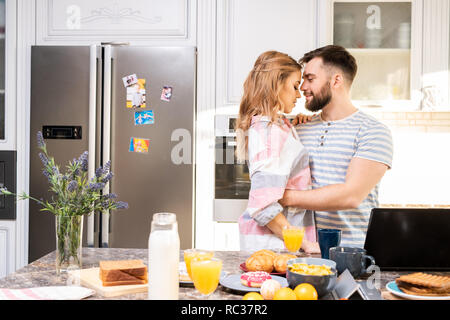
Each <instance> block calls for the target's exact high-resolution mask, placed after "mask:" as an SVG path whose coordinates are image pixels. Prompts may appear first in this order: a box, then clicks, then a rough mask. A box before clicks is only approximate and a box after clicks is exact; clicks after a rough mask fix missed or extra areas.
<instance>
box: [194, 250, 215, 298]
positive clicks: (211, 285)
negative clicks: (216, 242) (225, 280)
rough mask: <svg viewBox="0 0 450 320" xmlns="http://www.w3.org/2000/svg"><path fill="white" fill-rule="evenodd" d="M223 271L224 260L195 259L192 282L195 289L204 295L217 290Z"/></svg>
mask: <svg viewBox="0 0 450 320" xmlns="http://www.w3.org/2000/svg"><path fill="white" fill-rule="evenodd" d="M221 271H222V260H219V259H215V258H212V259H210V260H198V259H193V260H192V261H191V272H192V280H193V281H194V286H195V289H197V290H198V291H200V293H202V294H204V295H209V294H211V293H213V292H214V290H216V288H217V285H218V284H219V278H220V272H221Z"/></svg>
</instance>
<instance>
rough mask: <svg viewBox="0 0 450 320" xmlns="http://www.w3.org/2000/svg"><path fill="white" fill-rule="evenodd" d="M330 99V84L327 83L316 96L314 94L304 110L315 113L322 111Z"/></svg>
mask: <svg viewBox="0 0 450 320" xmlns="http://www.w3.org/2000/svg"><path fill="white" fill-rule="evenodd" d="M331 97H332V93H331V89H330V83H329V82H327V83H326V84H325V85H324V86H323V87H322V89H320V92H319V93H318V94H314V95H313V98H312V99H311V101H310V102H306V103H305V108H306V109H307V110H309V111H311V112H317V111H320V110H322V109H323V108H324V107H325V106H326V105H327V104H328V103H330V101H331Z"/></svg>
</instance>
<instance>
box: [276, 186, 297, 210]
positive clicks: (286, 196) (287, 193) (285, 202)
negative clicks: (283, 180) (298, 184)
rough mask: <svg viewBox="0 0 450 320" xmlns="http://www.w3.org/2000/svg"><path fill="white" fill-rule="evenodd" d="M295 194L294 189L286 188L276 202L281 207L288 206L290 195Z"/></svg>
mask: <svg viewBox="0 0 450 320" xmlns="http://www.w3.org/2000/svg"><path fill="white" fill-rule="evenodd" d="M294 194H295V191H293V190H288V189H286V190H285V191H284V194H283V198H282V199H280V200H278V203H279V204H281V205H282V206H283V207H290V206H292V201H291V199H292V198H291V196H293V195H294Z"/></svg>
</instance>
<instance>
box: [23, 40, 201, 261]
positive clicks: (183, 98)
mask: <svg viewBox="0 0 450 320" xmlns="http://www.w3.org/2000/svg"><path fill="white" fill-rule="evenodd" d="M31 56H32V69H31V118H30V122H31V124H30V125H31V127H30V194H31V195H33V196H34V197H36V198H44V199H45V198H47V197H50V196H51V194H50V192H49V191H48V187H49V185H48V181H47V178H46V177H44V176H43V175H42V163H41V161H40V159H39V157H38V153H39V150H38V148H37V143H36V133H37V132H38V131H42V132H43V134H44V139H45V143H46V144H47V149H48V152H49V154H50V155H52V156H53V157H54V158H55V161H56V163H58V164H60V165H61V167H64V166H65V164H67V163H68V161H70V160H72V159H74V158H77V157H79V156H80V154H81V153H83V152H84V151H86V150H88V151H89V174H90V176H92V175H94V170H95V168H97V167H98V166H99V165H103V164H105V163H106V162H107V161H108V160H111V162H112V167H111V171H112V172H113V173H114V177H113V179H112V181H111V182H110V184H109V188H110V190H109V191H110V192H113V193H116V194H118V199H119V200H122V201H125V202H128V204H129V208H128V209H127V210H117V211H114V212H111V213H109V214H108V213H101V214H91V215H89V216H87V217H85V218H84V230H83V245H84V246H91V247H112V248H147V241H148V236H149V233H150V224H151V219H152V215H153V214H154V213H156V212H173V213H176V215H177V220H178V228H179V235H180V241H181V248H189V247H192V245H193V220H194V214H193V199H194V170H195V166H194V165H193V163H194V159H193V158H192V157H193V155H194V145H193V143H194V141H195V139H194V137H195V129H194V128H195V127H194V122H195V82H196V49H195V48H194V47H142V46H139V47H138V46H127V45H102V46H34V47H32V51H31ZM132 75H136V77H137V78H138V79H145V98H142V97H141V102H140V103H142V102H143V101H144V99H145V108H140V107H137V108H128V107H127V96H128V97H129V91H128V87H126V84H127V83H125V81H124V80H123V78H125V77H128V76H132ZM129 78H131V79H132V78H133V77H129ZM131 83H133V82H131ZM141 84H142V81H141ZM164 87H170V90H171V91H170V93H169V95H165V96H164V95H163V94H164V93H163V89H164ZM166 89H167V88H166ZM127 93H128V95H127ZM128 100H129V99H128ZM137 105H138V106H139V104H137ZM141 107H142V105H141ZM150 110H151V111H152V115H153V119H151V120H152V121H151V122H150V123H148V124H145V125H137V124H136V121H135V118H134V117H135V112H138V111H150ZM177 132H178V133H180V132H181V133H184V135H183V134H181V135H178V134H177ZM132 138H141V139H146V140H148V141H147V142H149V144H148V149H146V150H147V152H143V153H141V152H133V151H136V150H133V148H131V146H132V145H133V141H132V140H131V139H132ZM181 144H182V145H181ZM180 146H181V150H182V151H180ZM186 146H188V148H187V147H186ZM189 148H190V150H188V149H189ZM130 150H131V151H130ZM174 150H175V151H174ZM141 151H142V150H141ZM144 151H145V150H144ZM184 152H186V153H185V154H183V153H184ZM178 153H182V154H181V155H180V154H178ZM174 154H175V156H178V157H180V156H181V157H182V158H181V159H182V160H181V161H178V160H179V159H177V161H173V156H174ZM189 154H190V155H191V156H190V158H189V160H187V158H186V155H189ZM39 209H40V207H39V206H38V205H36V204H35V203H34V202H32V201H30V216H29V262H31V261H34V260H36V259H38V258H40V257H41V256H43V255H45V254H47V253H48V252H51V251H52V250H54V249H55V247H56V243H55V241H56V240H55V218H54V216H53V215H52V214H50V213H45V212H40V211H39Z"/></svg>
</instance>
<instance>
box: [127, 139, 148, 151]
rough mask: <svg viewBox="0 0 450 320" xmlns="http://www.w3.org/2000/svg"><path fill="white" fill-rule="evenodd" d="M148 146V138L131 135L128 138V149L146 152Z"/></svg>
mask: <svg viewBox="0 0 450 320" xmlns="http://www.w3.org/2000/svg"><path fill="white" fill-rule="evenodd" d="M149 146H150V140H149V139H143V138H134V137H133V138H131V139H130V148H129V150H128V151H130V152H137V153H148V149H149Z"/></svg>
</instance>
